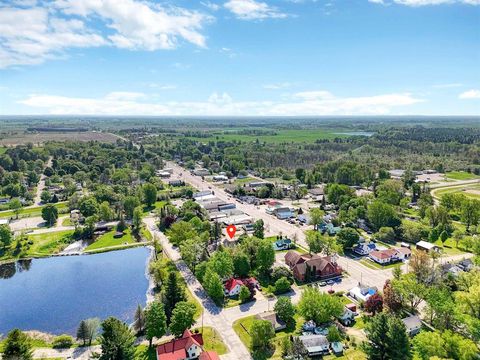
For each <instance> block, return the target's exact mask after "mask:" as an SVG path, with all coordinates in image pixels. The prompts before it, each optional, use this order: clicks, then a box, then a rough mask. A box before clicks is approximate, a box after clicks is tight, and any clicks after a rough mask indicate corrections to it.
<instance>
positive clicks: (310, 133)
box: [189, 129, 350, 143]
mask: <svg viewBox="0 0 480 360" xmlns="http://www.w3.org/2000/svg"><path fill="white" fill-rule="evenodd" d="M263 130H268V129H263ZM274 131H275V133H276V135H262V134H259V135H245V134H238V133H236V132H232V133H231V134H230V133H226V132H222V131H212V132H210V134H211V136H208V137H201V138H197V137H189V138H190V139H194V140H198V141H202V142H208V141H216V140H222V141H233V140H235V141H245V142H253V141H256V140H257V139H258V140H259V141H261V142H267V143H285V142H290V143H291V142H294V143H300V142H308V143H313V142H315V141H316V140H319V139H335V138H345V137H349V136H350V135H348V134H339V133H341V132H343V131H345V132H348V130H346V129H336V130H334V129H328V130H327V129H300V130H298V129H294V130H274Z"/></svg>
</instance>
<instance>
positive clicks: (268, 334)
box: [250, 320, 275, 350]
mask: <svg viewBox="0 0 480 360" xmlns="http://www.w3.org/2000/svg"><path fill="white" fill-rule="evenodd" d="M250 336H251V339H252V342H251V346H252V350H266V349H268V348H269V347H270V345H271V341H272V339H273V338H274V337H275V330H274V329H273V326H272V324H271V323H270V321H267V320H253V322H252V325H251V326H250Z"/></svg>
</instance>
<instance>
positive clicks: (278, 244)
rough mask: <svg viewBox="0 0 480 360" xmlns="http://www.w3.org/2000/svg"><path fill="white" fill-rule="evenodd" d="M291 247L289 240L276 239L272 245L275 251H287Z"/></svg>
mask: <svg viewBox="0 0 480 360" xmlns="http://www.w3.org/2000/svg"><path fill="white" fill-rule="evenodd" d="M292 247H293V243H292V240H290V239H278V240H277V241H275V242H274V243H273V248H274V249H275V251H280V250H289V249H290V248H292Z"/></svg>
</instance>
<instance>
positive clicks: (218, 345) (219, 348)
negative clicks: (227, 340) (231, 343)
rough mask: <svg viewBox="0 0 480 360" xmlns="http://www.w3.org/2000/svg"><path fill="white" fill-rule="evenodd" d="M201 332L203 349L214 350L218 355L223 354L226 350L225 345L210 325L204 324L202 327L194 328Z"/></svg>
mask: <svg viewBox="0 0 480 360" xmlns="http://www.w3.org/2000/svg"><path fill="white" fill-rule="evenodd" d="M194 330H198V331H199V332H200V333H202V334H203V342H204V344H203V349H204V350H210V351H215V352H216V353H217V354H218V355H224V354H226V353H227V352H228V349H227V346H226V345H225V344H224V343H223V341H222V338H221V336H220V334H219V333H218V332H217V331H216V330H215V329H214V328H211V327H208V326H204V327H203V328H196V329H194Z"/></svg>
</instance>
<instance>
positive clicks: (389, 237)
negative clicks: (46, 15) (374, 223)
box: [373, 226, 395, 243]
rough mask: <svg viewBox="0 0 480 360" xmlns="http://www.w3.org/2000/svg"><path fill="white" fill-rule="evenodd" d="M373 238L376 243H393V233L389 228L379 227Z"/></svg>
mask: <svg viewBox="0 0 480 360" xmlns="http://www.w3.org/2000/svg"><path fill="white" fill-rule="evenodd" d="M373 237H374V239H375V240H376V241H382V242H385V243H395V231H394V230H393V229H392V228H391V227H385V226H384V227H381V228H380V229H379V230H378V232H377V233H376V234H375V235H374V236H373Z"/></svg>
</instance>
